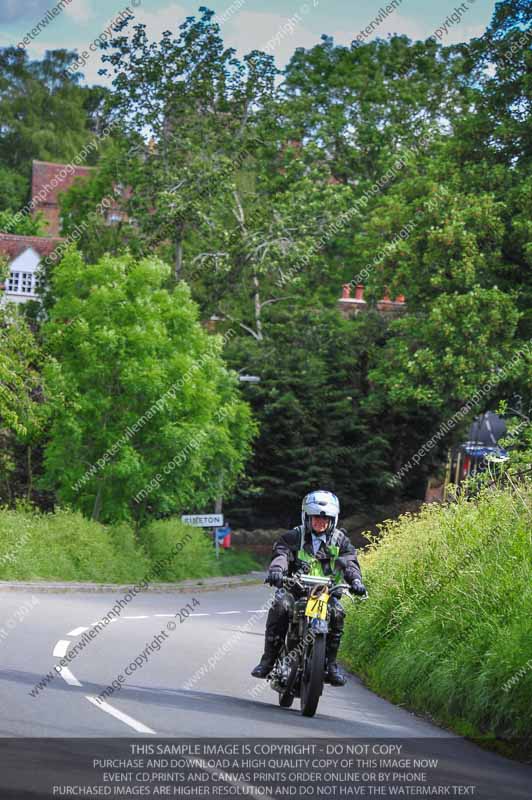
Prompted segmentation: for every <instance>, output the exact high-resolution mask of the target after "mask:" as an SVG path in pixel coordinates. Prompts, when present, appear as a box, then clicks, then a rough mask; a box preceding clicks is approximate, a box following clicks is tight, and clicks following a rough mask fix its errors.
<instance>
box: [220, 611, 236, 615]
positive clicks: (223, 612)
mask: <svg viewBox="0 0 532 800" xmlns="http://www.w3.org/2000/svg"><path fill="white" fill-rule="evenodd" d="M215 613H216V614H240V611H216V612H215Z"/></svg>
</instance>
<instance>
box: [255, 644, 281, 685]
mask: <svg viewBox="0 0 532 800" xmlns="http://www.w3.org/2000/svg"><path fill="white" fill-rule="evenodd" d="M282 646H283V639H282V638H281V637H280V636H268V635H266V639H265V642H264V655H263V656H262V658H261V660H260V663H259V664H257V666H256V667H255V669H254V670H252V672H251V674H252V675H253V677H254V678H266V677H267V676H268V675H269V674H270V672H271V671H272V669H273V667H274V664H275V662H276V661H277V656H278V655H279V653H280V652H281V647H282Z"/></svg>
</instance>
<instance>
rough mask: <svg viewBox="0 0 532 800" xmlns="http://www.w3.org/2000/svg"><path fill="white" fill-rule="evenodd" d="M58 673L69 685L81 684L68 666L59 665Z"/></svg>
mask: <svg viewBox="0 0 532 800" xmlns="http://www.w3.org/2000/svg"><path fill="white" fill-rule="evenodd" d="M59 674H60V675H61V677H62V678H63V680H65V681H66V682H67V683H68V684H69V685H70V686H81V683H80V682H79V681H78V679H77V678H76V676H75V675H73V674H72V673H71V672H70V670H69V668H68V667H61V672H60V673H59Z"/></svg>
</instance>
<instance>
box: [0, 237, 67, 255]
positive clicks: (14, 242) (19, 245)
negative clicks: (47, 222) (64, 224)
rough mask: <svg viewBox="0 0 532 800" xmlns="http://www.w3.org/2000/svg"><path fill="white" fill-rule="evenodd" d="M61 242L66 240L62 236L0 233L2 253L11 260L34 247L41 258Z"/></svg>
mask: <svg viewBox="0 0 532 800" xmlns="http://www.w3.org/2000/svg"><path fill="white" fill-rule="evenodd" d="M60 242H64V239H62V238H61V237H60V236H14V235H13V234H11V233H0V255H5V256H7V257H8V260H9V261H13V259H15V258H17V256H19V255H20V254H21V253H23V252H24V251H25V250H27V249H28V248H29V247H32V248H33V249H34V250H35V252H36V253H38V254H39V255H40V256H41V258H45V257H46V256H49V255H50V253H52V252H53V251H54V250H55V248H56V247H57V245H58V244H59V243H60Z"/></svg>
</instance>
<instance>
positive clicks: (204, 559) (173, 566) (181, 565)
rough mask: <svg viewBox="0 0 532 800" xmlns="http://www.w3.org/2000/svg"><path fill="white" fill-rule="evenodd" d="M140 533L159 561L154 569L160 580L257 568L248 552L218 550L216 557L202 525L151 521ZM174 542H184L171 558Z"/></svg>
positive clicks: (153, 555)
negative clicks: (177, 553) (192, 525)
mask: <svg viewBox="0 0 532 800" xmlns="http://www.w3.org/2000/svg"><path fill="white" fill-rule="evenodd" d="M141 536H142V543H143V545H144V547H145V549H146V552H147V553H148V555H149V557H150V560H151V562H152V563H157V564H161V562H162V568H161V567H159V568H158V570H157V572H158V575H159V578H158V580H160V581H179V580H184V579H186V578H205V577H209V576H210V577H212V576H216V575H236V574H239V573H244V572H250V571H251V570H253V569H260V567H259V566H258V565H257V562H256V561H255V560H254V559H253V558H252V557H251V556H250V555H249V554H248V553H234V552H230V551H227V552H226V551H224V550H220V558H219V559H218V561H217V559H216V555H215V549H214V546H213V544H212V539H211V537H210V536H209V535H207V534H206V533H204V531H203V530H202V529H201V528H192V527H190V526H189V525H184V524H183V523H182V522H181V520H179V519H175V518H172V519H165V520H157V521H156V522H152V523H151V524H150V525H147V526H146V528H144V529H143V531H142V534H141ZM177 542H181V543H182V545H183V546H182V547H181V548H180V549H179V555H178V556H177V557H175V558H172V557H171V553H172V551H173V550H174V549H175V546H176V543H177Z"/></svg>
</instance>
